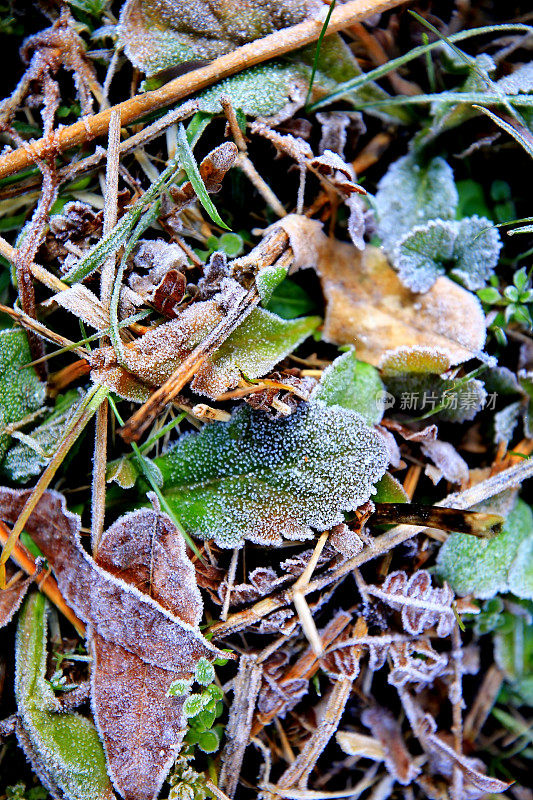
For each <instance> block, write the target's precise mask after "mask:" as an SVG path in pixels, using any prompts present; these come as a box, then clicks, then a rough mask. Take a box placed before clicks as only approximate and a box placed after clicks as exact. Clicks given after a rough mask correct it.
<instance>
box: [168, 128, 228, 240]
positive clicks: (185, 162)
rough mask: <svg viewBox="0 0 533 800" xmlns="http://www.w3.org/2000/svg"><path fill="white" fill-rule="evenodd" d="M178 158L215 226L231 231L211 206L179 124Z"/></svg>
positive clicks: (211, 202) (211, 203) (185, 136)
mask: <svg viewBox="0 0 533 800" xmlns="http://www.w3.org/2000/svg"><path fill="white" fill-rule="evenodd" d="M178 158H179V160H180V164H181V166H182V167H183V169H184V170H185V172H186V173H187V177H188V179H189V180H190V182H191V184H192V187H193V189H194V191H195V192H196V194H197V196H198V200H199V201H200V203H201V204H202V206H203V207H204V208H205V210H206V211H207V213H208V214H209V216H210V217H211V219H212V220H213V222H214V223H216V224H217V225H220V227H221V228H224V229H225V230H227V231H229V230H231V228H229V227H228V226H227V225H226V223H225V222H224V220H223V219H222V217H221V216H220V214H219V213H218V211H217V210H216V208H215V206H214V205H213V201H212V200H211V198H210V197H209V194H208V193H207V189H206V188H205V184H204V182H203V180H202V176H201V175H200V170H199V169H198V165H197V163H196V161H195V158H194V155H193V152H192V150H191V146H190V144H189V141H188V139H187V133H186V131H185V128H184V127H183V124H181V123H180V125H179V126H178Z"/></svg>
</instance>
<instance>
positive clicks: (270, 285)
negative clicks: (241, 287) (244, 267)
mask: <svg viewBox="0 0 533 800" xmlns="http://www.w3.org/2000/svg"><path fill="white" fill-rule="evenodd" d="M286 275H287V267H285V266H283V265H280V264H271V265H270V266H269V267H265V268H264V269H262V270H260V271H259V272H258V273H257V275H256V276H255V283H256V285H257V291H258V292H259V296H260V297H261V301H262V302H263V303H268V302H269V300H270V299H271V297H272V294H273V292H274V289H276V287H277V286H278V285H279V284H280V283H281V282H282V280H284V278H285V277H286Z"/></svg>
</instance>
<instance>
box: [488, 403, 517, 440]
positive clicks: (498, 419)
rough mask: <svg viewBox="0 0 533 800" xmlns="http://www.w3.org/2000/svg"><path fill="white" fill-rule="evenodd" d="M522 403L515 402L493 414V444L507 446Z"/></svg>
mask: <svg viewBox="0 0 533 800" xmlns="http://www.w3.org/2000/svg"><path fill="white" fill-rule="evenodd" d="M521 409H522V403H521V401H520V400H517V401H516V403H511V404H510V405H509V406H505V408H502V410H501V411H497V412H496V414H494V442H495V444H499V443H500V442H505V443H506V444H508V443H509V442H510V441H511V439H512V436H513V433H514V430H515V428H516V424H517V422H518V419H519V416H520V411H521Z"/></svg>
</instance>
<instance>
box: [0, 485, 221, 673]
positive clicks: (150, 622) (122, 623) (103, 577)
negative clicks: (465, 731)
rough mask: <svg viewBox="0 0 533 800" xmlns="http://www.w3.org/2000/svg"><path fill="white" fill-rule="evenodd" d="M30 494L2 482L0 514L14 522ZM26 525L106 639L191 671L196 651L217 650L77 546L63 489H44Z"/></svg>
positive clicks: (74, 603) (75, 523) (70, 597)
mask: <svg viewBox="0 0 533 800" xmlns="http://www.w3.org/2000/svg"><path fill="white" fill-rule="evenodd" d="M30 494H31V490H26V491H17V490H15V489H8V488H5V487H2V488H0V518H2V519H4V520H5V521H6V522H9V523H14V522H15V521H16V519H17V518H18V516H19V514H20V512H21V510H22V508H23V507H24V503H25V502H26V500H27V499H28V497H29V496H30ZM25 530H26V532H27V533H28V534H29V535H30V536H31V537H32V539H33V540H34V542H35V544H36V545H37V546H38V547H39V548H40V550H41V552H42V553H43V555H44V556H45V557H46V558H47V560H48V561H49V563H50V565H51V566H52V568H53V569H54V571H55V572H56V576H57V582H58V585H59V589H60V591H61V593H62V595H63V597H64V598H65V599H66V600H67V602H68V603H69V604H70V605H71V607H72V608H73V609H74V610H75V611H76V613H77V614H78V616H79V617H80V618H81V619H83V620H84V621H85V622H88V623H91V625H93V626H94V629H95V630H96V631H97V632H98V633H99V634H100V636H101V637H102V638H104V639H105V640H106V641H108V642H109V643H110V644H112V645H114V646H115V645H116V646H120V647H122V648H123V649H124V650H126V651H128V652H131V653H133V654H134V655H136V656H137V657H138V658H140V659H142V660H143V661H145V662H146V663H148V664H152V665H154V666H159V667H161V668H163V669H166V670H172V669H177V670H189V671H190V672H191V673H192V672H193V671H194V666H195V664H196V662H197V661H198V659H199V658H200V656H202V655H205V656H209V655H211V656H218V655H219V651H218V650H217V649H216V648H215V647H213V645H211V644H209V643H208V642H207V641H206V640H205V639H204V638H203V636H202V635H201V634H200V632H199V631H198V630H197V629H195V628H194V627H193V626H191V625H190V624H189V623H185V622H182V621H181V619H179V618H178V617H176V616H175V615H174V614H173V613H171V612H170V611H167V610H166V609H165V608H163V607H162V606H161V605H160V604H159V603H158V602H156V601H155V600H154V599H153V598H152V597H150V596H148V595H146V594H144V593H142V592H141V591H139V590H138V589H137V588H136V587H134V586H130V585H129V584H127V583H126V582H125V581H123V580H122V579H121V578H119V577H115V576H114V575H112V574H111V573H110V572H108V571H107V570H104V569H102V568H101V567H99V566H98V565H97V564H96V563H95V561H94V560H93V559H92V558H91V557H90V556H89V555H88V554H87V553H86V552H85V550H83V548H82V546H81V543H80V538H79V530H80V518H79V517H78V516H77V515H76V514H72V513H71V512H69V511H67V510H66V508H65V501H64V498H63V497H62V495H60V494H58V493H56V492H46V493H45V494H44V495H43V497H42V499H41V500H40V502H39V503H38V505H37V507H36V509H35V511H34V512H33V514H32V515H31V517H30V519H29V520H28V522H27V523H26V526H25Z"/></svg>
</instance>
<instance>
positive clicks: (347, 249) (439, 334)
mask: <svg viewBox="0 0 533 800" xmlns="http://www.w3.org/2000/svg"><path fill="white" fill-rule="evenodd" d="M275 225H276V227H277V226H280V227H282V228H283V229H284V230H285V231H286V233H287V235H288V236H289V239H290V244H291V248H292V249H293V252H294V253H295V256H296V257H295V261H294V264H293V269H301V268H304V269H305V268H306V267H309V266H313V267H314V268H315V269H316V271H317V272H318V275H319V276H320V280H321V283H322V289H323V292H324V296H325V298H326V302H327V308H326V319H325V322H324V330H323V337H324V339H325V340H326V341H328V342H332V343H333V344H339V345H344V344H355V346H356V348H357V357H358V358H359V359H361V360H362V361H367V362H368V363H370V364H374V365H375V366H380V365H381V362H382V360H383V359H384V358H385V357H386V362H390V360H391V357H392V356H393V355H394V353H391V352H390V351H396V350H398V349H399V348H403V350H402V353H403V354H405V353H406V352H408V351H409V350H410V349H411V348H416V352H417V355H419V356H420V358H421V360H422V362H425V363H426V366H427V362H428V360H430V361H435V363H438V364H439V365H440V364H442V365H444V364H448V365H453V364H460V363H461V362H463V361H467V360H468V359H470V358H473V357H474V356H476V355H477V354H479V352H480V351H481V350H482V348H483V346H484V344H485V338H486V330H485V316H484V314H483V311H482V308H481V303H480V302H479V300H478V298H477V297H476V296H475V295H474V294H472V292H468V291H467V290H466V289H463V288H462V287H461V286H458V285H457V284H456V283H454V282H453V281H451V280H449V279H448V278H444V277H440V278H438V279H437V281H436V282H435V284H434V285H433V286H432V288H431V289H430V290H429V291H428V292H426V293H425V294H415V293H414V292H411V291H409V289H406V288H405V286H403V284H402V283H401V282H400V280H399V278H398V276H397V274H396V273H395V271H394V270H393V268H392V267H391V266H390V264H389V262H388V261H387V259H386V257H385V255H384V253H383V251H382V250H380V249H378V248H376V247H370V246H367V247H366V248H365V249H364V251H363V252H361V251H360V250H359V249H357V248H356V247H354V246H353V245H351V244H347V243H346V242H339V241H338V240H337V239H328V238H326V236H325V235H324V233H323V231H322V229H321V226H320V223H318V222H317V221H316V220H310V219H307V218H306V217H302V216H298V215H296V214H290V215H288V216H287V217H284V218H283V219H282V220H280V221H279V222H276V223H275ZM272 227H273V226H271V229H272ZM430 354H432V356H433V357H432V358H431V359H430V358H429V356H430ZM392 362H393V363H394V359H392Z"/></svg>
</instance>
